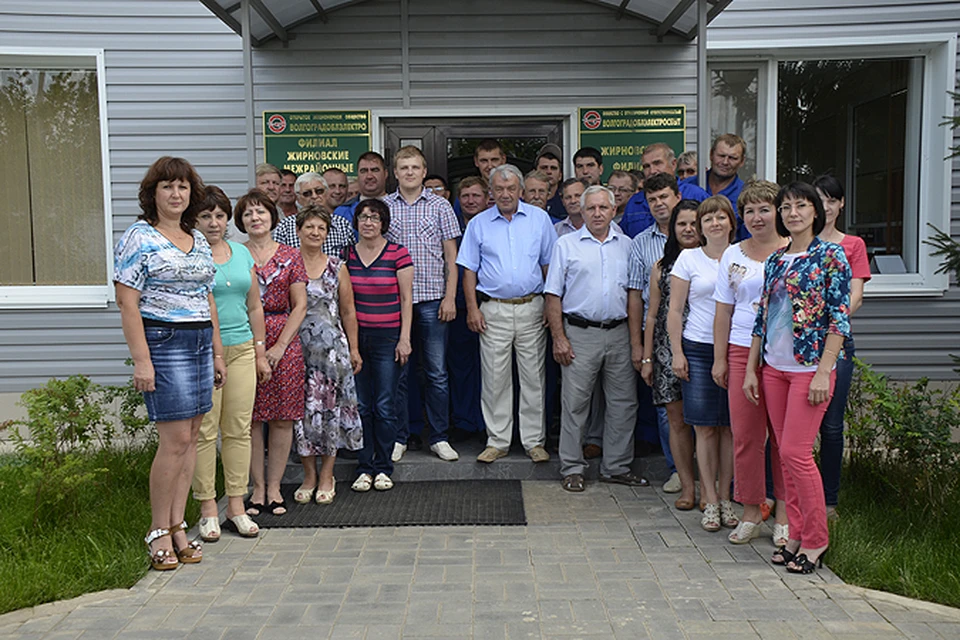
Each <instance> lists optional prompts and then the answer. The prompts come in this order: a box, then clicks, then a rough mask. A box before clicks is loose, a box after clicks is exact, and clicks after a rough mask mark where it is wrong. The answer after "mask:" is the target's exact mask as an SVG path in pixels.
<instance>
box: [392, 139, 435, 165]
mask: <svg viewBox="0 0 960 640" xmlns="http://www.w3.org/2000/svg"><path fill="white" fill-rule="evenodd" d="M407 158H420V162H422V163H423V167H424V169H426V167H427V158H426V156H424V155H423V151H420V149H418V148H416V147H415V146H413V145H412V144H408V145H407V146H405V147H400V149H399V150H398V151H397V152H396V153H395V154H394V156H393V168H394V169H396V168H397V165H398V164H400V161H401V160H406V159H407Z"/></svg>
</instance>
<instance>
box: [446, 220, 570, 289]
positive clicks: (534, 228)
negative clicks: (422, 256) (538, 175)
mask: <svg viewBox="0 0 960 640" xmlns="http://www.w3.org/2000/svg"><path fill="white" fill-rule="evenodd" d="M518 207H519V208H518V209H517V212H516V213H515V214H514V215H513V217H512V219H511V220H507V219H506V218H504V217H503V216H502V215H501V214H500V210H499V209H498V208H497V207H496V205H494V206H492V207H490V208H489V209H487V210H486V211H482V212H480V213H478V214H477V215H476V216H475V217H474V218H473V219H472V220H471V221H470V223H469V224H468V225H467V229H466V231H464V233H463V240H462V241H461V243H460V253H459V254H458V255H457V264H458V265H460V266H461V267H464V268H466V269H470V270H471V271H473V272H475V273H476V274H477V290H478V291H481V292H483V293H485V294H487V295H488V296H490V297H491V298H499V299H509V298H521V297H523V296H525V295H529V294H531V293H542V292H543V272H542V271H541V268H540V267H541V266H546V265H548V264H550V255H551V253H552V252H553V245H554V244H555V243H556V241H557V232H556V231H555V230H554V228H553V222H552V221H551V220H550V216H549V215H547V212H546V211H544V210H543V209H541V208H539V207H535V206H533V205H529V204H526V203H524V202H521V203H519V205H518Z"/></svg>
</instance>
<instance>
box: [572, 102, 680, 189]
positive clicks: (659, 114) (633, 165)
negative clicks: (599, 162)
mask: <svg viewBox="0 0 960 640" xmlns="http://www.w3.org/2000/svg"><path fill="white" fill-rule="evenodd" d="M686 133H687V108H686V107H685V106H683V105H678V106H673V107H594V108H581V109H580V137H579V146H580V147H595V148H597V149H599V150H600V154H601V155H602V156H603V181H604V182H606V181H607V178H608V177H609V176H610V172H612V171H615V170H620V171H633V170H634V169H641V168H642V167H641V166H640V154H642V153H643V148H644V147H645V146H647V145H648V144H653V143H654V142H666V143H667V144H668V145H670V148H671V149H673V151H674V153H676V154H677V155H680V154H681V153H683V152H684V150H685V149H686Z"/></svg>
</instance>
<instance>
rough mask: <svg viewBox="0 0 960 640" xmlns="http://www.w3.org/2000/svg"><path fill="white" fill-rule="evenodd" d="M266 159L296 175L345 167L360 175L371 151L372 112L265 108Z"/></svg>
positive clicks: (349, 171) (349, 172) (351, 172)
mask: <svg viewBox="0 0 960 640" xmlns="http://www.w3.org/2000/svg"><path fill="white" fill-rule="evenodd" d="M263 140H264V145H263V147H264V155H265V156H266V161H267V162H269V163H270V164H272V165H274V166H277V167H279V168H281V169H289V170H290V171H293V172H294V173H296V174H298V175H299V174H301V173H306V172H308V171H313V172H315V173H323V172H324V171H326V170H327V169H333V168H336V169H341V170H342V171H343V172H344V173H346V174H347V175H349V176H355V175H357V159H358V158H359V157H360V155H361V154H362V153H365V152H367V151H369V150H370V112H369V111H264V112H263Z"/></svg>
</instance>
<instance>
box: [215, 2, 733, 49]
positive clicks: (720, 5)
mask: <svg viewBox="0 0 960 640" xmlns="http://www.w3.org/2000/svg"><path fill="white" fill-rule="evenodd" d="M248 1H249V5H250V9H251V11H250V17H249V19H250V39H251V44H252V45H253V46H254V47H258V46H260V45H262V44H264V43H265V42H268V41H270V40H272V39H274V38H277V39H279V40H280V41H281V42H288V41H289V40H290V38H291V33H290V32H291V30H293V29H295V28H296V27H297V26H299V25H301V24H303V23H305V22H310V21H311V20H320V21H321V22H328V21H330V20H331V19H335V17H336V16H335V13H336V11H337V10H339V9H343V8H345V7H348V6H351V5H354V4H359V3H361V2H364V0H248ZM583 1H584V2H589V3H590V4H596V5H601V6H605V7H608V8H609V9H610V10H611V11H614V12H616V14H617V19H618V20H620V19H621V18H623V17H624V16H631V17H633V18H638V19H640V20H643V21H644V22H647V23H648V24H650V26H651V30H652V31H654V32H656V34H657V36H658V37H661V38H662V37H663V36H665V35H667V34H668V33H669V34H673V35H678V36H681V37H683V38H686V39H687V40H693V39H694V38H696V36H697V19H698V10H697V0H583ZM731 1H732V0H707V4H708V5H709V9H708V11H707V23H708V24H709V23H710V22H711V21H712V20H713V19H714V18H715V17H716V16H718V15H719V14H720V12H721V11H723V10H724V9H725V8H726V7H727V5H729V4H730V2H731ZM200 2H202V3H203V5H204V6H205V7H207V8H208V9H209V10H210V11H211V12H213V14H214V15H216V16H217V17H218V18H220V20H222V21H223V23H224V24H226V25H227V26H228V27H230V28H231V29H232V30H233V31H235V32H236V33H237V34H238V35H243V34H242V29H241V24H242V23H243V12H242V3H241V2H240V0H200Z"/></svg>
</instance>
